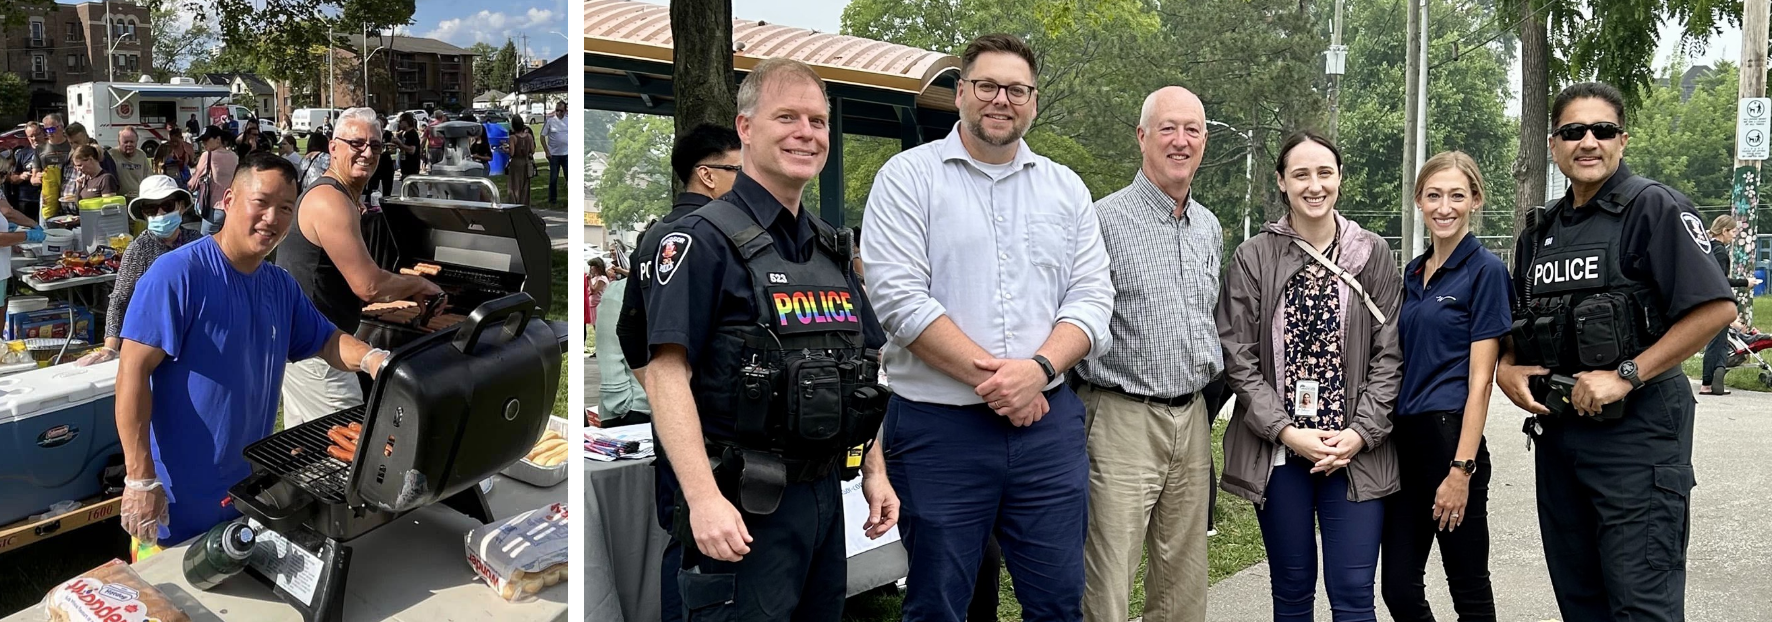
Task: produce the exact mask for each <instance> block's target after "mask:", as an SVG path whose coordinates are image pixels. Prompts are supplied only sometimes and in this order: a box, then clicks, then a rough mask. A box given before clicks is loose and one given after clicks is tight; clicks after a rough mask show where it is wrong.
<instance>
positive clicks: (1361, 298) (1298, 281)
mask: <svg viewBox="0 0 1772 622" xmlns="http://www.w3.org/2000/svg"><path fill="white" fill-rule="evenodd" d="M1274 171H1275V180H1276V182H1277V183H1278V184H1279V187H1280V191H1281V193H1282V194H1283V195H1284V196H1285V198H1286V202H1287V207H1288V213H1287V215H1286V216H1285V217H1284V218H1281V219H1280V220H1279V221H1278V222H1271V223H1268V224H1266V225H1264V226H1263V227H1262V229H1261V233H1260V234H1258V235H1256V236H1255V237H1252V238H1250V239H1249V240H1248V241H1246V242H1244V243H1243V244H1242V245H1241V246H1238V247H1237V251H1236V254H1235V255H1234V256H1233V258H1232V264H1231V266H1230V269H1229V270H1228V273H1227V275H1226V277H1225V283H1224V287H1223V288H1222V289H1221V291H1220V294H1219V302H1218V308H1217V311H1216V315H1217V319H1218V327H1219V328H1218V335H1219V341H1220V343H1221V344H1222V345H1223V347H1224V354H1225V377H1226V379H1227V384H1228V385H1229V386H1230V388H1231V390H1233V391H1235V392H1236V395H1237V406H1236V412H1235V413H1234V414H1232V416H1231V422H1230V428H1229V429H1228V430H1227V431H1226V432H1225V437H1224V465H1225V467H1224V468H1225V472H1224V478H1223V481H1222V485H1223V487H1224V489H1225V491H1227V492H1230V493H1231V494H1235V495H1237V496H1240V497H1243V498H1245V499H1248V500H1249V501H1250V502H1252V503H1254V504H1255V507H1256V510H1255V511H1256V517H1257V518H1258V519H1259V521H1260V523H1261V536H1262V541H1263V542H1264V543H1266V545H1267V553H1268V560H1269V565H1270V572H1271V577H1272V582H1273V606H1274V619H1275V620H1276V621H1293V620H1310V619H1311V609H1312V604H1313V601H1314V600H1315V598H1316V586H1317V568H1318V566H1319V564H1320V565H1321V566H1322V568H1323V572H1324V576H1323V582H1324V584H1325V585H1326V587H1327V588H1328V592H1329V603H1330V607H1331V609H1333V610H1334V611H1335V618H1334V619H1335V620H1336V621H1337V622H1343V621H1357V620H1373V619H1375V618H1374V616H1375V613H1374V606H1373V586H1374V579H1375V578H1376V574H1377V570H1378V544H1379V538H1380V536H1381V535H1382V527H1383V519H1384V504H1383V503H1382V502H1381V501H1380V499H1381V498H1382V497H1384V496H1385V495H1389V494H1391V493H1393V492H1396V491H1397V488H1398V481H1397V457H1396V453H1395V450H1394V449H1393V448H1392V446H1391V445H1390V444H1388V443H1387V442H1386V441H1387V437H1388V436H1389V435H1390V431H1391V411H1392V409H1393V408H1394V406H1395V405H1396V398H1397V387H1398V385H1399V384H1400V382H1401V379H1402V370H1401V357H1400V353H1399V350H1398V346H1397V328H1396V326H1397V324H1396V319H1395V317H1396V313H1397V303H1398V299H1399V298H1400V297H1401V291H1402V279H1401V278H1400V275H1399V274H1398V272H1397V264H1396V263H1395V260H1393V259H1392V258H1391V252H1390V245H1388V244H1386V243H1385V241H1384V238H1381V237H1379V236H1378V234H1376V233H1372V232H1370V231H1366V230H1364V229H1361V228H1360V226H1359V225H1358V224H1356V223H1354V222H1353V221H1350V220H1348V219H1346V218H1343V217H1342V216H1341V215H1340V214H1339V213H1337V212H1336V211H1335V202H1336V199H1337V197H1338V193H1339V191H1340V187H1341V152H1340V151H1338V150H1337V149H1336V148H1335V144H1334V143H1332V142H1330V141H1329V140H1328V139H1327V138H1324V137H1322V136H1319V135H1316V134H1314V133H1310V132H1304V133H1300V134H1294V135H1293V136H1292V137H1291V138H1288V139H1287V140H1286V142H1285V143H1284V144H1283V145H1282V146H1281V148H1280V158H1279V162H1278V163H1276V165H1275V167H1274ZM1307 404H1308V405H1307ZM1319 522H1320V523H1321V525H1322V541H1323V553H1322V555H1321V557H1320V558H1319V556H1318V554H1317V525H1318V523H1319Z"/></svg>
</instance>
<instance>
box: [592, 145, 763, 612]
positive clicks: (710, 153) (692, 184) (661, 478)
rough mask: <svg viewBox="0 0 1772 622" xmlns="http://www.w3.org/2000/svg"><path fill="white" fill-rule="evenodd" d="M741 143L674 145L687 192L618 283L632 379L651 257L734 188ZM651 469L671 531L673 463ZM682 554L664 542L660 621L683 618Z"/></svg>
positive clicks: (675, 168)
mask: <svg viewBox="0 0 1772 622" xmlns="http://www.w3.org/2000/svg"><path fill="white" fill-rule="evenodd" d="M742 146H743V145H741V144H739V142H738V133H737V132H734V131H732V128H727V127H720V126H718V125H710V124H705V123H704V124H702V125H699V126H697V127H696V128H695V129H693V130H690V131H689V133H688V134H684V135H683V136H681V137H679V138H678V139H677V142H676V144H675V145H673V146H672V148H671V171H672V172H673V173H675V174H676V175H677V181H679V182H682V184H683V192H682V194H678V195H677V199H676V201H675V202H674V204H673V205H671V211H670V213H668V214H665V215H664V217H663V218H660V219H659V220H658V222H655V223H653V224H652V226H650V227H647V228H646V232H645V233H642V234H640V243H639V244H636V245H635V246H634V253H633V255H632V256H631V257H630V258H629V260H628V265H630V266H633V267H634V268H633V273H632V274H630V275H629V278H628V279H627V280H626V281H624V282H623V283H622V284H621V285H620V286H621V287H626V288H628V291H626V292H623V294H624V295H625V296H626V297H625V298H622V301H621V317H620V318H618V320H617V322H616V324H615V336H616V339H617V342H618V343H620V344H621V353H622V356H623V357H625V358H626V359H627V361H628V365H629V366H631V367H632V368H633V370H634V377H635V378H636V379H638V380H639V381H640V386H642V387H644V386H645V385H646V370H645V367H646V364H647V362H649V359H651V357H652V349H651V348H649V347H647V344H646V338H647V334H646V333H647V330H646V303H645V300H646V298H645V296H646V293H645V292H646V290H647V289H649V288H650V287H651V286H652V259H653V257H655V256H657V255H658V241H659V239H660V238H663V237H664V236H665V234H666V233H670V232H671V231H673V230H675V229H676V224H677V221H678V220H682V218H683V217H684V216H688V215H689V214H690V213H691V212H694V211H695V210H697V209H701V206H703V205H707V204H708V202H709V201H712V200H714V199H716V198H719V197H721V196H724V195H725V194H726V193H727V192H730V191H732V183H733V181H735V180H736V179H738V171H739V168H740V167H739V150H740V148H741V147H742ZM652 469H653V479H652V481H653V484H654V486H653V490H654V492H655V493H656V494H657V495H658V526H659V527H662V528H664V529H666V530H669V529H670V528H671V516H672V514H673V512H674V508H675V507H676V501H675V500H676V497H677V478H676V476H675V475H673V474H672V473H671V464H670V462H669V461H667V460H665V458H664V455H663V454H659V455H658V457H657V459H655V460H653V461H652ZM682 555H683V548H682V547H681V546H679V545H678V544H677V542H676V540H672V541H671V543H670V544H668V545H666V546H665V552H664V564H663V565H661V566H660V568H661V571H662V572H663V573H664V576H663V577H662V580H661V581H660V582H659V589H660V590H661V591H662V592H663V593H661V594H660V595H659V605H660V608H661V610H662V615H661V618H660V619H659V622H680V621H681V620H682V619H683V602H682V599H681V598H679V596H678V594H679V592H678V590H677V569H678V567H679V566H680V565H681V564H682V560H683V557H682Z"/></svg>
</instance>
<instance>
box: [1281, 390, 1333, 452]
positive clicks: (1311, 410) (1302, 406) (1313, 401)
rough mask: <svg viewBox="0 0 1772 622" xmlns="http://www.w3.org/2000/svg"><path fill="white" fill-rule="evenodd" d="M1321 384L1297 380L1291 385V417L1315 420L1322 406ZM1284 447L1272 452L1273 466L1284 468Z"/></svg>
mask: <svg viewBox="0 0 1772 622" xmlns="http://www.w3.org/2000/svg"><path fill="white" fill-rule="evenodd" d="M1321 391H1322V384H1321V383H1319V382H1317V381H1315V380H1299V381H1297V382H1295V383H1293V384H1292V417H1293V418H1294V419H1297V418H1301V417H1302V418H1309V419H1315V418H1316V417H1317V408H1318V407H1319V406H1321V405H1322V395H1321ZM1285 464H1286V446H1285V445H1281V446H1280V447H1278V448H1276V449H1275V450H1274V466H1285Z"/></svg>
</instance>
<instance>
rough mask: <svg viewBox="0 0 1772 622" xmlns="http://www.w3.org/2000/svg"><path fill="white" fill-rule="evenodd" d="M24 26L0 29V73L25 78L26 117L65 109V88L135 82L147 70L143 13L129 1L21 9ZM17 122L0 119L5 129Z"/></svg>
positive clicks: (148, 42)
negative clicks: (27, 91) (81, 84)
mask: <svg viewBox="0 0 1772 622" xmlns="http://www.w3.org/2000/svg"><path fill="white" fill-rule="evenodd" d="M13 10H19V11H23V12H24V13H25V14H26V16H27V17H26V19H25V23H24V25H21V26H18V27H15V28H8V29H5V30H0V71H5V72H8V73H13V74H17V75H18V76H19V77H21V78H24V79H25V83H26V88H27V89H29V91H30V93H31V103H30V106H29V110H28V115H29V117H31V118H36V117H41V116H42V115H43V113H45V112H50V111H59V110H63V109H65V107H66V102H67V93H68V86H69V85H73V84H79V83H82V82H103V81H117V82H135V81H137V80H139V79H140V78H141V76H142V74H145V73H148V71H149V70H150V69H151V68H152V67H153V64H154V61H153V51H154V35H153V32H152V31H151V30H150V28H149V25H148V8H147V7H145V6H139V5H137V4H136V3H135V2H134V1H133V0H108V1H105V2H86V3H82V4H55V5H52V6H49V7H37V6H25V7H16V6H15V7H14V9H13ZM21 120H22V119H0V123H4V124H5V125H6V126H10V125H12V124H14V123H17V122H19V121H21Z"/></svg>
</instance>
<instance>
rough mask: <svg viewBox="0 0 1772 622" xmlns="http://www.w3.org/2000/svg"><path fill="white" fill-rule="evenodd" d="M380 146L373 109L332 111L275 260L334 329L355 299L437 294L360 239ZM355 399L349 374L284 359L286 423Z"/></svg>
mask: <svg viewBox="0 0 1772 622" xmlns="http://www.w3.org/2000/svg"><path fill="white" fill-rule="evenodd" d="M385 147H386V145H385V143H383V141H382V131H381V127H380V126H379V125H377V124H376V117H375V111H373V110H370V109H368V108H352V109H350V110H346V111H345V112H344V114H343V115H341V116H340V118H339V121H338V125H337V128H336V131H335V132H334V133H333V134H332V141H331V144H329V145H328V146H327V149H328V153H329V154H330V156H331V160H332V162H331V164H330V166H329V168H328V170H327V172H326V175H325V176H323V177H321V178H320V180H319V181H318V182H317V183H315V184H314V185H313V186H312V187H310V188H308V189H307V191H305V192H303V193H302V196H301V199H300V201H299V202H298V203H297V206H296V212H295V214H296V215H295V225H294V226H293V227H290V231H289V238H288V239H286V240H285V241H284V242H283V245H282V246H281V247H280V248H279V249H278V250H277V265H279V266H282V267H283V268H284V269H285V270H288V271H289V273H290V274H291V275H293V276H294V277H295V280H296V282H297V283H298V284H300V285H301V288H302V291H303V292H305V293H307V295H308V298H309V299H311V300H313V301H314V306H315V307H317V308H319V309H320V313H321V314H323V315H325V316H326V318H327V319H329V320H332V323H333V324H335V325H337V326H338V328H339V330H342V331H344V332H346V333H348V334H355V333H356V331H357V325H358V324H359V323H360V322H361V320H362V316H363V305H364V304H367V303H375V302H389V301H394V300H413V301H419V302H423V301H424V300H426V299H428V298H431V297H433V296H436V295H438V294H440V293H442V290H440V289H438V288H437V285H436V284H435V283H432V282H430V281H429V280H426V279H425V278H424V277H419V276H408V275H401V274H395V273H392V272H388V271H387V270H383V269H381V267H380V266H378V265H376V263H375V259H374V258H373V257H371V256H370V254H369V247H368V245H367V244H365V243H364V241H363V225H362V214H363V206H362V204H361V202H360V197H362V196H363V191H364V188H365V187H366V186H368V185H369V182H370V180H371V179H373V178H374V177H375V171H376V168H377V167H378V160H379V159H380V157H381V152H382V151H383V149H384V148H385ZM362 404H363V391H362V388H361V387H360V385H358V383H357V378H356V376H355V375H354V374H351V373H347V372H341V371H338V370H336V369H333V368H332V367H331V366H329V365H326V364H325V363H324V362H321V361H317V360H312V359H310V360H306V361H299V362H295V363H290V364H289V368H288V370H287V371H286V372H285V377H284V382H283V416H284V421H285V425H286V426H293V425H296V424H298V423H301V422H304V421H308V420H311V419H315V418H319V417H323V416H326V415H329V414H332V413H335V412H338V411H340V410H344V409H346V408H350V407H353V406H360V405H362Z"/></svg>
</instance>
